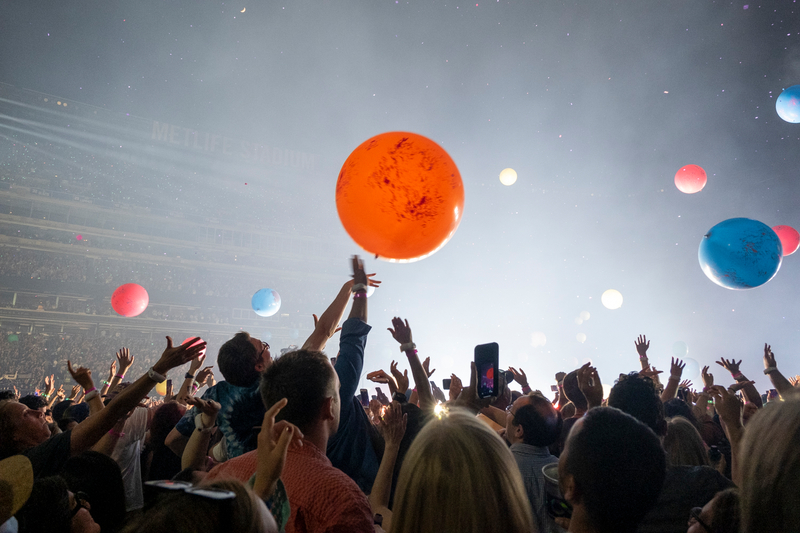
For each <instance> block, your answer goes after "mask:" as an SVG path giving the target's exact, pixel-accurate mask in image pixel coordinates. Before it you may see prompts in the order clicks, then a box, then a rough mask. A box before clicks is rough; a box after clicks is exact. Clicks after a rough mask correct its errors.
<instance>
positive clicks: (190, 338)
mask: <svg viewBox="0 0 800 533" xmlns="http://www.w3.org/2000/svg"><path fill="white" fill-rule="evenodd" d="M193 338H194V337H189V338H187V339H184V341H183V342H182V343H181V345H184V344H186V343H187V342H189V341H190V340H192V339H193ZM201 342H203V339H198V340H197V342H193V343H192V344H190V345H189V346H190V347H192V346H196V345H198V344H200V343H201ZM205 354H206V349H205V348H203V349H202V350H200V355H199V356H198V357H202V356H204V355H205Z"/></svg>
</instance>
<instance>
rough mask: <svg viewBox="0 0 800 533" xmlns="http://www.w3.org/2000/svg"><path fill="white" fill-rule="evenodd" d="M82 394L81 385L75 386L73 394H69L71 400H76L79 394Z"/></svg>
mask: <svg viewBox="0 0 800 533" xmlns="http://www.w3.org/2000/svg"><path fill="white" fill-rule="evenodd" d="M80 393H81V386H80V385H73V386H72V392H70V393H69V399H70V400H74V399H75V398H77V397H78V394H80Z"/></svg>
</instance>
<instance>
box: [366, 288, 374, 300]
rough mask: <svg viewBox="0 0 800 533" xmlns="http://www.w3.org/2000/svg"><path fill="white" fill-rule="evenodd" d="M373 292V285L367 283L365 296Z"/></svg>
mask: <svg viewBox="0 0 800 533" xmlns="http://www.w3.org/2000/svg"><path fill="white" fill-rule="evenodd" d="M374 292H375V287H373V286H372V285H367V298H369V297H370V296H372V295H373V293H374Z"/></svg>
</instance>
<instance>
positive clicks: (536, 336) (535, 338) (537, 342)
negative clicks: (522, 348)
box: [531, 331, 547, 348]
mask: <svg viewBox="0 0 800 533" xmlns="http://www.w3.org/2000/svg"><path fill="white" fill-rule="evenodd" d="M545 344H547V337H546V336H545V334H544V333H542V332H541V331H534V332H533V333H531V346H533V347H534V348H538V347H540V346H544V345H545Z"/></svg>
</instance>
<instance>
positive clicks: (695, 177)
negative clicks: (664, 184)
mask: <svg viewBox="0 0 800 533" xmlns="http://www.w3.org/2000/svg"><path fill="white" fill-rule="evenodd" d="M707 179H708V177H707V176H706V171H705V170H703V167H700V166H697V165H686V166H685V167H683V168H681V169H680V170H679V171H678V172H676V173H675V186H676V187H677V188H678V190H679V191H681V192H685V193H686V194H694V193H696V192H700V191H702V190H703V187H705V186H706V180H707Z"/></svg>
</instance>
